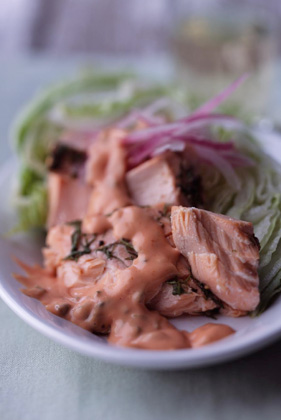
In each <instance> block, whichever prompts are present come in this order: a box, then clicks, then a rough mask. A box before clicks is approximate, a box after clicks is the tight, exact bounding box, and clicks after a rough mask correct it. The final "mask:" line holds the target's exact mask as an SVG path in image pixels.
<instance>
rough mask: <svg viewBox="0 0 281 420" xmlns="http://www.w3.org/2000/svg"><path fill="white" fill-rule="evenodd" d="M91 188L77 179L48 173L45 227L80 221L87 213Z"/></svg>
mask: <svg viewBox="0 0 281 420" xmlns="http://www.w3.org/2000/svg"><path fill="white" fill-rule="evenodd" d="M90 193H91V188H90V187H89V186H88V185H86V184H85V183H84V182H83V181H81V180H80V179H79V178H78V179H74V178H71V177H69V176H68V175H64V174H59V173H55V172H49V174H48V203H49V207H48V218H47V227H48V228H50V227H52V226H55V225H58V224H62V223H67V222H70V221H72V220H77V219H82V218H83V217H84V215H85V214H86V211H87V206H88V202H89V197H90Z"/></svg>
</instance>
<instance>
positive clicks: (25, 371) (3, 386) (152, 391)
mask: <svg viewBox="0 0 281 420" xmlns="http://www.w3.org/2000/svg"><path fill="white" fill-rule="evenodd" d="M80 61H81V60H80V59H79V58H78V59H76V60H73V59H72V60H55V59H47V58H46V57H45V58H40V59H31V58H29V59H27V58H25V59H18V60H10V61H5V62H4V61H1V62H0V80H1V83H0V99H1V113H0V128H1V147H0V150H1V155H0V162H1V163H3V162H4V161H5V160H7V158H8V157H9V155H11V153H12V152H11V150H10V147H9V146H8V131H9V127H10V125H11V121H12V119H13V118H14V115H15V114H16V113H17V112H18V110H19V108H20V107H21V106H22V104H24V103H25V101H27V100H28V99H29V98H30V96H31V95H33V94H34V93H35V92H36V91H37V90H38V88H40V87H42V86H43V85H44V84H46V83H48V82H50V81H53V80H56V79H57V78H59V77H60V76H62V75H64V74H65V72H67V73H68V74H71V71H72V70H74V69H75V68H76V67H77V63H79V62H80ZM104 62H105V64H107V65H108V63H109V62H110V60H109V61H108V60H105V61H104ZM114 63H115V64H114V67H115V68H116V67H118V66H119V64H120V63H119V62H117V61H115V62H114ZM164 63H165V59H163V60H162V62H160V61H158V64H157V65H158V66H159V68H162V73H167V72H169V71H170V70H169V66H167V65H166V64H165V65H164ZM134 64H135V65H136V63H135V62H134ZM126 66H127V67H128V66H132V61H130V60H128V61H127V62H126ZM140 66H141V64H140ZM152 67H154V70H155V66H152ZM145 68H146V69H147V66H145ZM163 68H165V71H163ZM0 319H1V329H0V343H1V344H0V418H1V420H17V419H20V420H38V419H40V420H53V419H68V420H76V419H79V420H80V419H81V420H83V419H101V420H103V419H106V420H107V419H110V420H115V419H116V420H119V419H120V420H126V419H128V420H144V419H145V420H150V419H153V420H158V419H159V420H160V419H161V420H170V419H175V420H181V419H187V418H188V419H196V420H200V419H202V420H203V419H204V420H206V419H208V420H212V419H215V420H231V419H235V420H236V419H237V418H239V420H244V419H245V420H251V419H255V420H258V419H265V418H267V419H270V420H274V419H280V410H281V398H280V392H281V341H279V342H277V343H276V344H274V345H272V346H270V347H268V348H267V349H265V350H263V351H259V352H258V353H256V354H253V355H251V356H248V357H245V358H243V359H240V360H237V361H233V362H230V363H227V364H223V365H219V366H214V367H209V368H204V369H195V370H189V371H188V370H186V371H185V370H183V371H176V372H153V371H144V370H143V371H140V370H135V369H131V368H130V369H129V368H124V367H118V366H114V365H110V364H106V363H103V362H100V361H96V360H93V359H90V358H88V357H85V356H82V355H80V354H77V353H75V352H73V351H70V350H68V349H66V348H64V347H62V346H61V345H59V344H56V343H54V342H52V341H51V340H49V339H48V338H46V337H44V336H42V335H41V334H40V333H39V332H37V331H35V330H33V329H32V328H31V327H30V326H28V325H26V324H25V323H24V322H23V321H22V320H21V319H19V318H18V317H17V316H16V315H15V314H14V313H13V312H12V311H11V310H10V309H9V308H8V307H7V306H6V305H5V304H4V303H3V302H2V301H0Z"/></svg>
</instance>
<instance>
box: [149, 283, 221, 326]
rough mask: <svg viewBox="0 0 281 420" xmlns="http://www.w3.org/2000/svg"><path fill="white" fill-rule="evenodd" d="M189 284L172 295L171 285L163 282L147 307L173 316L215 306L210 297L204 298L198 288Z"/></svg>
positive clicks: (200, 311) (202, 310) (191, 313)
mask: <svg viewBox="0 0 281 420" xmlns="http://www.w3.org/2000/svg"><path fill="white" fill-rule="evenodd" d="M195 287H196V286H195V285H194V286H193V287H192V286H191V285H189V286H188V287H185V291H184V292H183V293H182V294H178V295H174V294H173V286H172V285H171V284H169V283H164V284H163V286H162V289H161V290H160V292H159V293H158V295H157V296H155V298H154V299H153V300H152V301H151V302H150V304H149V307H150V308H152V309H154V310H156V311H158V312H159V313H160V314H161V315H164V316H167V317H169V318H175V317H177V316H180V315H182V314H189V315H198V314H200V313H202V312H206V311H211V310H213V309H215V308H217V305H216V303H215V302H214V301H213V300H212V299H206V298H205V296H204V294H203V293H202V292H201V291H200V289H199V288H195Z"/></svg>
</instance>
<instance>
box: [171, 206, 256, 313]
mask: <svg viewBox="0 0 281 420" xmlns="http://www.w3.org/2000/svg"><path fill="white" fill-rule="evenodd" d="M171 218H172V233H173V239H174V242H175V245H176V247H177V249H178V250H179V251H180V252H181V253H182V255H184V256H185V257H186V258H187V259H188V261H189V264H190V267H191V271H192V275H193V277H194V278H195V279H197V280H198V281H200V282H201V283H203V284H205V285H206V286H207V287H208V288H209V289H210V290H211V292H212V293H213V294H214V295H215V296H217V297H218V298H219V299H220V300H221V301H223V302H225V303H226V304H227V305H229V307H230V308H232V309H234V310H236V311H237V310H238V311H246V312H248V311H252V310H254V309H255V308H256V306H257V305H258V303H259V289H258V286H259V277H258V272H257V269H258V264H259V243H258V240H257V238H255V236H254V232H253V225H252V224H251V223H248V222H244V221H241V220H236V219H232V218H230V217H227V216H223V215H220V214H215V213H211V212H209V211H206V210H201V209H197V208H193V207H190V208H183V207H176V206H175V207H172V216H171Z"/></svg>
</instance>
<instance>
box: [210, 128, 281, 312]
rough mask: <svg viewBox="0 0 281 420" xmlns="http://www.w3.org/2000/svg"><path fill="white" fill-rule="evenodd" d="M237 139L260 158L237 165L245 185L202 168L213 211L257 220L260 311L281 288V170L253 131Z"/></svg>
mask: <svg viewBox="0 0 281 420" xmlns="http://www.w3.org/2000/svg"><path fill="white" fill-rule="evenodd" d="M232 134H233V133H232ZM235 141H236V145H237V147H238V149H240V150H242V151H243V153H244V154H245V155H248V156H250V157H251V158H252V159H253V160H254V161H255V162H256V165H254V166H252V167H246V168H237V169H236V173H237V175H238V176H239V178H240V180H241V185H242V188H241V189H240V190H239V191H235V190H234V189H232V188H231V186H230V185H229V184H228V183H227V182H226V181H225V179H224V178H223V177H222V176H221V175H220V174H219V172H218V171H217V170H215V169H214V168H210V167H208V168H204V170H203V168H202V177H203V185H204V186H205V191H206V193H207V202H208V203H210V207H209V209H210V210H211V211H213V212H216V213H222V214H226V215H228V216H230V217H234V218H237V219H241V220H245V221H248V222H251V223H253V226H254V232H255V235H256V236H257V238H258V239H259V241H260V245H261V250H260V267H259V277H260V293H261V300H260V304H259V306H258V308H257V309H256V310H255V312H254V313H253V314H254V315H258V314H260V313H261V312H263V311H264V310H265V309H266V308H267V307H268V305H269V304H270V302H271V301H272V299H273V298H274V297H275V296H276V295H277V294H278V293H279V292H280V291H281V194H280V185H281V173H280V169H279V167H278V165H277V164H276V163H275V161H273V159H271V158H270V157H269V156H267V155H265V154H264V152H263V151H262V150H261V149H260V147H259V145H258V144H257V143H256V142H255V141H254V140H253V139H252V138H251V137H250V136H249V134H247V133H243V134H242V135H241V133H240V135H239V134H238V135H237V138H236V139H235Z"/></svg>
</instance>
